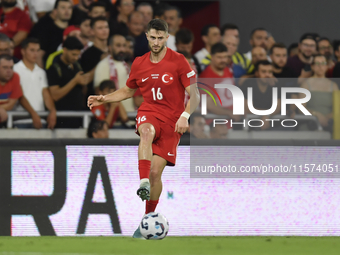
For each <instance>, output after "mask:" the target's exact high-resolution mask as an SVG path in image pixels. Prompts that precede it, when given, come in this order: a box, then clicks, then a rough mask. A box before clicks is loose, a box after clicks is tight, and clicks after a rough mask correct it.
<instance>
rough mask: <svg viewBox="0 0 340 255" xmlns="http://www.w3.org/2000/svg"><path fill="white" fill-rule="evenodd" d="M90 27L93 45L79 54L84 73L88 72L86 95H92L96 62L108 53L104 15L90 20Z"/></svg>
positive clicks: (107, 30) (107, 33)
mask: <svg viewBox="0 0 340 255" xmlns="http://www.w3.org/2000/svg"><path fill="white" fill-rule="evenodd" d="M91 28H92V32H93V35H94V40H93V46H91V47H90V48H88V49H87V50H86V51H85V52H84V53H83V54H82V56H81V59H80V64H81V66H82V68H83V71H84V72H85V73H87V72H89V74H90V75H91V76H90V82H89V84H88V86H87V95H93V94H94V89H93V82H92V81H93V77H94V71H95V67H96V66H97V64H98V63H99V62H100V61H101V60H102V59H103V58H105V57H106V56H107V55H108V53H109V48H108V46H107V41H108V38H109V34H110V31H109V24H108V21H107V20H106V19H105V18H104V17H97V18H94V19H93V20H91Z"/></svg>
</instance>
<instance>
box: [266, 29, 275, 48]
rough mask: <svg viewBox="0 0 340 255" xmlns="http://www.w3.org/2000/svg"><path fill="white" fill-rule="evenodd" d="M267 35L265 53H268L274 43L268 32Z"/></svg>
mask: <svg viewBox="0 0 340 255" xmlns="http://www.w3.org/2000/svg"><path fill="white" fill-rule="evenodd" d="M267 33H268V39H267V47H266V51H267V52H269V51H270V49H271V48H272V47H273V45H274V44H275V43H276V42H275V39H274V37H273V35H272V34H271V33H269V32H267Z"/></svg>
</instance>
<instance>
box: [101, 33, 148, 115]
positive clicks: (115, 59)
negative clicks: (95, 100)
mask: <svg viewBox="0 0 340 255" xmlns="http://www.w3.org/2000/svg"><path fill="white" fill-rule="evenodd" d="M125 51H126V39H125V37H124V36H122V35H114V36H112V37H111V38H110V53H111V54H110V55H109V56H107V57H106V58H104V59H103V60H102V61H100V62H99V64H98V65H97V67H96V69H95V73H94V88H95V90H96V91H98V88H99V86H100V84H101V83H102V82H103V81H104V80H112V81H114V84H115V85H116V88H115V89H120V88H123V87H124V86H125V85H126V81H127V79H128V77H129V72H130V69H129V66H128V65H127V64H126V63H125V62H124V58H125ZM140 97H142V96H140ZM121 103H122V105H123V106H124V108H125V109H126V111H128V112H133V111H134V110H135V105H134V100H133V98H129V99H126V100H124V101H122V102H121Z"/></svg>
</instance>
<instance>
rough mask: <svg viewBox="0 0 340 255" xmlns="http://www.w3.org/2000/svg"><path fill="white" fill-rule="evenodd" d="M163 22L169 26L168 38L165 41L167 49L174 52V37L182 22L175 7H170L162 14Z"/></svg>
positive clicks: (179, 13) (179, 12)
mask: <svg viewBox="0 0 340 255" xmlns="http://www.w3.org/2000/svg"><path fill="white" fill-rule="evenodd" d="M164 20H165V21H166V23H168V26H169V38H168V41H167V47H169V48H170V49H172V50H174V51H177V48H176V45H175V44H176V41H175V35H176V33H177V31H178V30H179V27H180V26H181V25H182V22H183V19H182V14H181V11H180V10H179V9H178V8H177V7H176V6H170V7H169V8H167V9H166V10H165V12H164Z"/></svg>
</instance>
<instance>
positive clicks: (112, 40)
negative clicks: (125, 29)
mask: <svg viewBox="0 0 340 255" xmlns="http://www.w3.org/2000/svg"><path fill="white" fill-rule="evenodd" d="M116 36H122V37H124V38H125V36H124V35H121V34H114V35H112V36H111V37H110V38H109V45H112V44H113V42H114V38H115V37H116ZM125 39H126V38H125Z"/></svg>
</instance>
